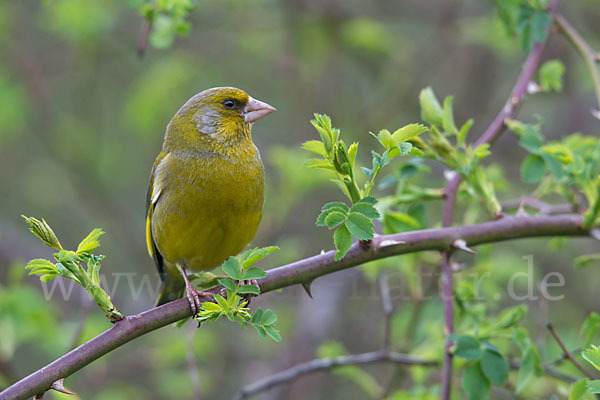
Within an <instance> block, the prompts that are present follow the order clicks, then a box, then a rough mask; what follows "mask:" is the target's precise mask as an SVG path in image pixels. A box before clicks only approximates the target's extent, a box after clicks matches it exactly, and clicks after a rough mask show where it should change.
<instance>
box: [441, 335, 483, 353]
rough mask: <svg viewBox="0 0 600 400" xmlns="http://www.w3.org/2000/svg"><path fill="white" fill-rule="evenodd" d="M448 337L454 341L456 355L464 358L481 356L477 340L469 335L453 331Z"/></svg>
mask: <svg viewBox="0 0 600 400" xmlns="http://www.w3.org/2000/svg"><path fill="white" fill-rule="evenodd" d="M449 339H450V340H452V341H453V342H454V352H453V354H454V355H455V356H456V357H460V358H464V359H465V360H478V359H479V358H481V356H482V350H481V346H480V344H479V340H477V338H475V337H473V336H471V335H461V334H458V333H454V334H452V335H450V336H449Z"/></svg>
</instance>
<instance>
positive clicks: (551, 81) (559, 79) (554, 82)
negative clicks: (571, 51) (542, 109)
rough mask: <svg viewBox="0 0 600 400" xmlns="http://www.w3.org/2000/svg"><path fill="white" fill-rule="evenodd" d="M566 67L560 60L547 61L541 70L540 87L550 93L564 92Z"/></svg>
mask: <svg viewBox="0 0 600 400" xmlns="http://www.w3.org/2000/svg"><path fill="white" fill-rule="evenodd" d="M564 72H565V65H564V64H563V63H562V62H561V61H559V60H550V61H546V62H545V63H544V65H542V66H541V68H540V72H539V74H540V86H541V88H542V89H543V90H545V91H547V92H549V91H551V90H555V91H557V92H560V91H562V88H563V74H564Z"/></svg>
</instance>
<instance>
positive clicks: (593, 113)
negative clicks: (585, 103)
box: [590, 108, 600, 119]
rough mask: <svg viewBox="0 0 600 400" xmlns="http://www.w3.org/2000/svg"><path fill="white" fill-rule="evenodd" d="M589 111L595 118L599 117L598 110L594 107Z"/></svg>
mask: <svg viewBox="0 0 600 400" xmlns="http://www.w3.org/2000/svg"><path fill="white" fill-rule="evenodd" d="M590 112H591V113H592V116H593V117H594V118H596V119H600V110H597V109H595V108H592V109H591V110H590Z"/></svg>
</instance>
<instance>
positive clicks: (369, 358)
mask: <svg viewBox="0 0 600 400" xmlns="http://www.w3.org/2000/svg"><path fill="white" fill-rule="evenodd" d="M377 362H388V363H394V364H402V365H421V366H429V367H432V366H437V365H439V362H438V361H435V360H423V359H420V358H415V357H412V356H409V355H407V354H402V353H394V352H392V353H387V352H383V351H374V352H370V353H362V354H353V355H348V356H338V357H328V358H317V359H314V360H311V361H308V362H305V363H302V364H297V365H295V366H293V367H291V368H289V369H286V370H284V371H281V372H279V373H276V374H274V375H271V376H268V377H266V378H264V379H261V380H259V381H257V382H254V383H252V384H250V385H247V386H245V387H244V388H243V389H242V390H240V392H239V393H238V394H237V396H236V399H237V400H242V399H244V398H246V397H248V396H251V395H253V394H256V393H258V392H262V391H265V390H269V389H271V388H272V387H274V386H277V385H281V384H282V383H286V382H289V381H292V380H294V379H296V378H298V377H300V376H302V375H306V374H310V373H314V372H319V371H326V370H330V369H332V368H335V367H340V366H343V365H360V364H371V363H377Z"/></svg>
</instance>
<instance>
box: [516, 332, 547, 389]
mask: <svg viewBox="0 0 600 400" xmlns="http://www.w3.org/2000/svg"><path fill="white" fill-rule="evenodd" d="M513 341H514V342H515V343H516V344H517V346H519V349H520V350H521V362H520V367H519V375H518V378H517V389H516V392H517V393H520V392H521V391H522V390H523V389H525V387H526V386H527V385H528V384H529V382H530V381H531V379H532V378H533V377H534V376H536V375H537V376H539V375H540V374H541V373H542V369H541V367H540V356H539V355H538V352H537V348H536V347H535V346H534V345H533V344H532V343H531V339H529V333H528V332H527V330H526V329H524V328H516V329H515V330H514V331H513Z"/></svg>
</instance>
